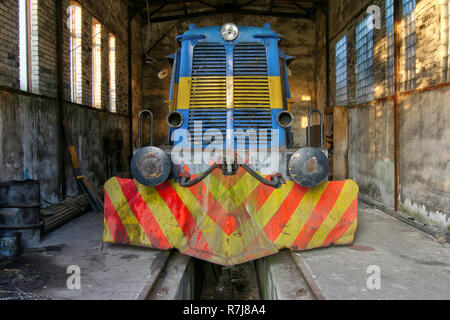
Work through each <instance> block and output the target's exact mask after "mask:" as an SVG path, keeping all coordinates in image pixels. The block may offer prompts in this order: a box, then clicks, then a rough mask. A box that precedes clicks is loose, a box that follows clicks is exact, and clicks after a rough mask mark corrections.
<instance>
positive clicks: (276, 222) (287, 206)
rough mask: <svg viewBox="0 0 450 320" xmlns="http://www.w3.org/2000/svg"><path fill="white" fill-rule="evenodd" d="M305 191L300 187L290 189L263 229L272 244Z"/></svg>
mask: <svg viewBox="0 0 450 320" xmlns="http://www.w3.org/2000/svg"><path fill="white" fill-rule="evenodd" d="M307 191H308V189H306V188H303V187H300V186H294V187H293V188H292V190H291V192H290V193H289V195H288V196H287V198H286V200H285V201H284V202H283V204H282V205H281V206H280V208H279V209H278V211H277V212H276V213H275V215H274V216H273V217H272V219H271V220H270V222H269V223H268V224H267V225H266V226H265V228H264V232H265V234H266V235H267V237H268V238H269V240H270V241H272V242H274V241H275V240H276V239H277V238H278V237H279V236H280V233H281V232H282V231H283V229H284V228H285V227H286V224H287V223H288V221H289V220H290V219H291V217H292V215H293V214H294V212H295V210H296V209H297V207H298V206H299V204H300V202H301V201H302V199H303V197H304V196H305V194H306V192H307Z"/></svg>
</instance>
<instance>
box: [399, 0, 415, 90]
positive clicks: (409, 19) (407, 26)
mask: <svg viewBox="0 0 450 320" xmlns="http://www.w3.org/2000/svg"><path fill="white" fill-rule="evenodd" d="M402 11H403V23H404V38H403V42H404V49H405V70H404V72H405V79H404V80H405V81H404V88H405V90H406V91H409V90H414V89H416V87H417V71H416V62H417V60H416V53H417V37H416V0H402Z"/></svg>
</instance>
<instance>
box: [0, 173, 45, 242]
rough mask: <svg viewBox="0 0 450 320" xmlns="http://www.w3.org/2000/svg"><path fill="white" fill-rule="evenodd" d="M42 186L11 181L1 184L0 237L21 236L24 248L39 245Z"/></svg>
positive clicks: (32, 181) (30, 182) (34, 183)
mask: <svg viewBox="0 0 450 320" xmlns="http://www.w3.org/2000/svg"><path fill="white" fill-rule="evenodd" d="M40 207H41V203H40V184H39V182H38V181H34V180H27V181H10V182H4V183H0V236H1V237H3V238H7V237H13V236H14V235H15V234H17V233H20V234H21V246H22V247H23V248H30V247H34V246H36V245H38V244H39V242H40V236H41V223H40Z"/></svg>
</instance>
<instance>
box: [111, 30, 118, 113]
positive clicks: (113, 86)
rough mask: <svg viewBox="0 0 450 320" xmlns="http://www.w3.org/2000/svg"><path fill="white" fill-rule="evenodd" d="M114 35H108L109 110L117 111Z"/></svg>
mask: <svg viewBox="0 0 450 320" xmlns="http://www.w3.org/2000/svg"><path fill="white" fill-rule="evenodd" d="M116 89H117V88H116V37H115V36H114V35H113V34H110V35H109V106H110V108H109V111H111V112H116V111H117V100H116V98H117V96H116Z"/></svg>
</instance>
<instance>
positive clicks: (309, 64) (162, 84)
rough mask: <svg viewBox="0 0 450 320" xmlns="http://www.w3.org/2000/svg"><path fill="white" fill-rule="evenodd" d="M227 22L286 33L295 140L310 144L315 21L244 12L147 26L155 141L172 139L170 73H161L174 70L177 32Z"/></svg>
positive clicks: (148, 100) (148, 103) (146, 91)
mask: <svg viewBox="0 0 450 320" xmlns="http://www.w3.org/2000/svg"><path fill="white" fill-rule="evenodd" d="M226 22H234V23H236V24H237V25H251V26H262V25H263V24H264V23H265V22H268V23H270V24H271V25H272V28H273V29H274V30H275V31H276V32H278V33H280V34H281V35H283V36H284V40H283V42H282V44H281V48H283V49H284V51H285V52H286V53H287V54H288V55H292V56H295V57H296V59H295V60H294V61H293V62H292V63H291V65H290V66H289V68H290V70H291V72H292V76H291V77H290V78H289V81H290V87H291V95H292V100H293V101H294V104H293V107H292V111H293V113H294V116H295V119H296V121H295V124H294V130H293V133H294V140H295V144H296V145H298V146H305V145H306V129H305V128H302V126H301V118H302V117H305V116H306V114H307V113H308V111H309V109H310V107H311V106H315V105H316V101H315V77H314V74H315V67H316V66H315V63H316V60H315V52H316V49H315V37H316V34H315V23H314V21H310V20H300V19H286V18H272V17H259V16H241V15H229V14H227V15H215V16H212V17H203V18H194V19H189V20H184V21H172V22H164V23H152V24H151V27H150V30H149V29H148V27H146V26H144V28H143V30H144V35H143V42H144V47H145V48H146V49H150V48H151V51H149V53H148V59H149V60H152V59H155V60H156V61H155V62H153V63H147V64H146V65H145V66H144V79H143V105H144V107H145V108H149V109H151V110H152V111H153V113H154V115H155V121H156V122H155V123H156V128H155V142H156V144H157V145H158V144H165V143H167V141H168V137H167V133H168V126H167V124H166V122H165V118H166V116H167V114H168V110H169V108H168V105H169V102H168V99H169V88H170V77H171V76H170V75H169V76H168V77H167V78H165V79H159V78H158V73H159V72H160V71H162V70H164V69H166V70H168V71H169V72H170V71H171V65H170V63H169V62H168V61H167V60H166V59H165V57H166V56H168V55H170V54H173V53H174V52H175V51H176V49H177V48H178V43H177V41H176V40H175V37H176V36H177V35H180V34H183V33H184V32H185V31H186V30H188V28H189V23H195V24H196V25H197V26H198V27H201V26H212V25H222V24H223V23H226ZM303 95H308V96H311V97H312V102H302V99H301V98H302V96H303Z"/></svg>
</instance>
